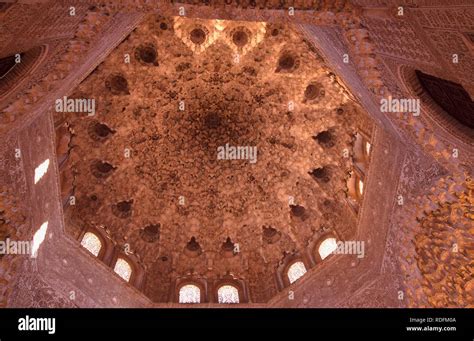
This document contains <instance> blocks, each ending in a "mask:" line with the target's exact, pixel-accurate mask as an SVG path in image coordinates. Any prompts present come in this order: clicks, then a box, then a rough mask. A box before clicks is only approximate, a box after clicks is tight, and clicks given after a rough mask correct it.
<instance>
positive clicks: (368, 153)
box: [365, 141, 372, 156]
mask: <svg viewBox="0 0 474 341" xmlns="http://www.w3.org/2000/svg"><path fill="white" fill-rule="evenodd" d="M371 148H372V145H371V144H370V142H367V141H365V153H366V154H367V156H369V155H370V149H371Z"/></svg>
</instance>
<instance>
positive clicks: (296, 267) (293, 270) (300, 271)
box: [288, 262, 306, 284]
mask: <svg viewBox="0 0 474 341" xmlns="http://www.w3.org/2000/svg"><path fill="white" fill-rule="evenodd" d="M305 273H306V267H305V266H304V264H303V262H295V263H293V264H292V265H291V266H290V267H289V268H288V279H289V280H290V284H291V283H293V282H295V281H296V280H298V279H299V278H300V277H301V276H303V275H304V274H305Z"/></svg>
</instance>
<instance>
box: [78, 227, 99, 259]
mask: <svg viewBox="0 0 474 341" xmlns="http://www.w3.org/2000/svg"><path fill="white" fill-rule="evenodd" d="M81 245H82V246H83V247H85V248H86V249H87V250H88V251H89V252H90V253H92V254H93V255H94V256H96V257H97V256H98V255H99V252H100V249H102V242H101V241H100V239H99V237H97V236H96V235H95V234H94V233H92V232H86V234H84V237H82V241H81Z"/></svg>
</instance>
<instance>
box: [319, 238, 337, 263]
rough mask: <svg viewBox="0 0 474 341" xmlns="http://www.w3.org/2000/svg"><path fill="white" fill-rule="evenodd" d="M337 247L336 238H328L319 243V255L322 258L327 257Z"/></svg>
mask: <svg viewBox="0 0 474 341" xmlns="http://www.w3.org/2000/svg"><path fill="white" fill-rule="evenodd" d="M336 249H337V242H336V238H327V239H325V240H324V241H323V242H322V243H321V244H320V245H319V249H318V252H319V255H320V256H321V259H324V258H326V257H327V256H329V255H330V254H331V253H333V252H334V251H335V250H336Z"/></svg>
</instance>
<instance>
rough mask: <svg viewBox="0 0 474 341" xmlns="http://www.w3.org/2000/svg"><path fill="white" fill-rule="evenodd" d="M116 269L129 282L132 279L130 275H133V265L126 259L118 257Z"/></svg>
mask: <svg viewBox="0 0 474 341" xmlns="http://www.w3.org/2000/svg"><path fill="white" fill-rule="evenodd" d="M114 271H115V272H116V273H117V274H118V275H119V276H120V277H122V278H123V279H124V280H126V281H127V282H128V281H130V277H131V276H132V267H131V266H130V264H129V263H128V262H127V261H126V260H125V259H123V258H119V259H117V262H116V263H115V267H114Z"/></svg>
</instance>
